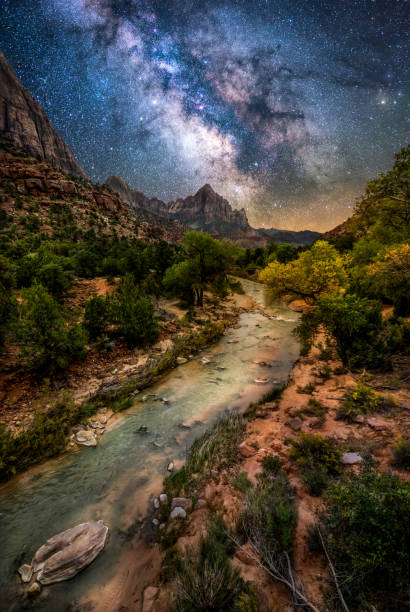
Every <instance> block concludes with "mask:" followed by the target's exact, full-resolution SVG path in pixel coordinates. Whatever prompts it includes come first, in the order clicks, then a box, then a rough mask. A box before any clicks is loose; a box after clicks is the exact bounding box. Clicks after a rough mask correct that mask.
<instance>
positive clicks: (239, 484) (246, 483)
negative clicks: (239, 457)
mask: <svg viewBox="0 0 410 612" xmlns="http://www.w3.org/2000/svg"><path fill="white" fill-rule="evenodd" d="M229 482H230V483H231V485H232V486H233V487H235V489H238V490H239V491H242V493H245V492H246V491H247V490H248V489H249V488H250V487H251V486H252V484H251V482H250V480H249V478H248V477H247V475H246V472H239V474H236V475H235V476H231V477H230V478H229Z"/></svg>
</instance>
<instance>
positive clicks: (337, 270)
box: [259, 240, 347, 301]
mask: <svg viewBox="0 0 410 612" xmlns="http://www.w3.org/2000/svg"><path fill="white" fill-rule="evenodd" d="M259 279H260V280H261V281H263V282H264V283H266V284H267V285H269V287H271V289H272V290H273V291H274V292H275V293H276V294H277V295H284V294H286V293H290V294H292V295H295V296H299V297H302V298H305V299H308V300H310V301H315V300H316V299H317V298H318V297H319V296H320V295H321V294H322V293H329V292H332V291H340V290H341V289H342V288H343V287H344V286H345V285H346V283H347V274H346V271H345V267H344V259H343V257H342V256H341V255H340V254H339V253H338V251H337V249H336V248H335V247H334V246H332V245H331V244H329V243H327V242H325V241H324V240H319V241H318V242H315V244H314V245H313V246H312V247H311V248H310V249H309V250H307V251H304V252H303V253H301V255H299V257H298V259H295V260H294V261H290V262H289V263H286V264H281V263H279V262H278V261H272V262H271V263H270V264H268V266H267V267H266V268H265V269H264V270H262V271H261V272H260V274H259Z"/></svg>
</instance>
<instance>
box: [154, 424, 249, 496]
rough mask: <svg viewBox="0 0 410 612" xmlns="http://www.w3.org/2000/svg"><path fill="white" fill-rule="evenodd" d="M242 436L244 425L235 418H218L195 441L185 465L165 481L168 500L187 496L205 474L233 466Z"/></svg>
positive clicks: (237, 455) (237, 456)
mask: <svg viewBox="0 0 410 612" xmlns="http://www.w3.org/2000/svg"><path fill="white" fill-rule="evenodd" d="M244 433H245V421H244V420H243V418H242V417H241V416H239V415H237V414H229V415H227V416H225V417H223V418H221V419H220V420H219V421H218V422H217V423H216V425H215V426H214V427H213V429H212V430H210V431H207V432H205V433H204V434H203V435H202V436H201V437H200V438H198V439H197V440H195V442H194V443H193V445H192V447H191V448H190V450H189V451H188V454H187V459H186V462H185V465H184V466H183V467H182V468H181V469H180V470H178V471H177V472H174V473H173V474H171V475H170V476H168V477H167V478H166V479H165V482H164V487H165V491H166V493H168V495H169V496H170V497H176V496H178V495H179V494H181V493H185V494H189V492H190V491H192V489H194V488H196V487H197V486H198V484H199V482H200V481H201V479H202V477H203V476H204V474H206V473H209V472H210V471H211V470H222V469H224V468H226V467H229V466H231V465H233V464H234V463H235V462H236V461H237V460H238V458H239V456H240V455H239V450H238V446H239V443H240V441H241V439H242V437H243V435H244Z"/></svg>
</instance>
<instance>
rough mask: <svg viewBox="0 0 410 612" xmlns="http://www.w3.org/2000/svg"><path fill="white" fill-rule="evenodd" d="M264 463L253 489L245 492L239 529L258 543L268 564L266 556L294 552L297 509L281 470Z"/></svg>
mask: <svg viewBox="0 0 410 612" xmlns="http://www.w3.org/2000/svg"><path fill="white" fill-rule="evenodd" d="M270 463H271V462H270V460H269V461H268V464H269V465H268V466H265V467H264V470H263V472H262V474H261V475H260V476H259V482H258V486H257V487H256V489H250V490H249V491H248V493H247V495H246V501H245V510H244V512H243V515H242V517H241V530H242V531H243V532H244V533H245V535H246V536H247V537H248V538H249V539H250V540H251V542H252V544H253V545H254V546H256V547H257V550H258V553H259V554H260V556H261V557H262V559H263V560H265V561H266V562H267V563H268V564H269V561H268V559H269V558H270V557H271V556H272V555H273V556H281V555H282V554H283V553H284V552H286V553H288V554H289V555H291V554H292V552H293V546H294V536H295V528H296V522H297V512H296V505H295V500H294V492H293V489H292V488H291V487H290V486H289V484H288V482H287V480H286V477H285V475H284V474H283V473H281V472H280V471H277V470H276V467H277V465H275V471H274V472H272V471H271V469H270V468H271V467H272V465H270ZM275 464H276V461H275Z"/></svg>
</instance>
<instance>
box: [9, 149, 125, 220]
mask: <svg viewBox="0 0 410 612" xmlns="http://www.w3.org/2000/svg"><path fill="white" fill-rule="evenodd" d="M0 179H3V180H5V181H6V182H9V183H10V184H11V185H13V189H15V191H16V193H17V194H19V195H21V196H31V197H39V198H45V199H47V200H48V199H50V198H59V199H61V200H67V201H69V202H73V201H81V202H82V205H83V208H92V207H95V206H96V207H97V208H100V209H101V210H106V211H110V212H122V213H128V209H127V207H126V205H125V204H124V202H122V200H121V199H120V198H119V197H118V195H117V194H116V193H114V192H113V191H111V190H110V189H109V188H108V187H105V186H101V185H94V184H93V183H92V182H91V181H87V180H85V179H80V178H78V179H70V178H67V177H66V175H64V174H62V172H60V171H59V170H55V169H54V168H52V167H51V166H50V165H49V164H48V163H47V162H39V161H37V160H36V159H33V158H31V157H16V156H15V155H13V154H11V153H8V152H6V151H0ZM128 214H129V213H128Z"/></svg>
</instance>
